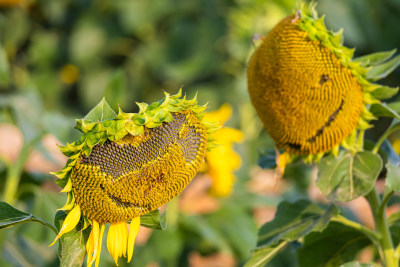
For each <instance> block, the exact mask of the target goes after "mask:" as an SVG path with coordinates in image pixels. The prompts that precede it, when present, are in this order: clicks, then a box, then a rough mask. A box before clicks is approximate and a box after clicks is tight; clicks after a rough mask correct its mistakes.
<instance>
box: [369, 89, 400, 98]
mask: <svg viewBox="0 0 400 267" xmlns="http://www.w3.org/2000/svg"><path fill="white" fill-rule="evenodd" d="M398 91H399V87H394V88H393V87H389V86H381V87H378V88H376V89H375V90H374V91H372V92H371V95H372V96H373V97H374V98H375V99H378V100H383V99H388V98H391V97H393V96H394V95H396V94H397V92H398Z"/></svg>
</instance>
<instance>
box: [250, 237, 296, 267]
mask: <svg viewBox="0 0 400 267" xmlns="http://www.w3.org/2000/svg"><path fill="white" fill-rule="evenodd" d="M288 243H289V242H288V241H286V240H281V241H280V242H278V243H277V244H275V245H271V246H266V247H259V248H256V249H254V250H253V253H252V255H251V257H250V259H249V260H248V261H247V262H246V264H245V265H244V267H262V266H265V264H267V263H268V262H269V261H270V260H272V259H273V258H274V257H275V255H276V254H277V253H278V252H279V251H281V250H282V248H284V247H285V246H286V245H287V244H288Z"/></svg>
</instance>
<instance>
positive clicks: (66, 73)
mask: <svg viewBox="0 0 400 267" xmlns="http://www.w3.org/2000/svg"><path fill="white" fill-rule="evenodd" d="M78 78H79V69H78V67H76V66H75V65H72V64H67V65H65V66H64V67H63V68H62V69H61V71H60V79H61V81H62V82H63V83H66V84H74V83H76V81H77V80H78Z"/></svg>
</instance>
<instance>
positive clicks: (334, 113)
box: [307, 99, 344, 143]
mask: <svg viewBox="0 0 400 267" xmlns="http://www.w3.org/2000/svg"><path fill="white" fill-rule="evenodd" d="M343 104H344V100H343V99H342V102H340V105H339V107H338V108H337V109H336V110H335V111H334V112H333V113H332V114H331V115H330V116H329V118H328V120H327V121H326V122H325V124H324V125H323V126H322V127H321V128H319V129H318V130H317V132H316V133H315V135H313V136H312V137H311V138H309V139H307V142H310V143H312V142H315V140H316V139H317V137H318V136H320V135H321V134H322V133H323V132H324V129H325V128H326V127H329V125H330V124H331V123H332V122H333V121H334V120H335V119H336V116H337V114H338V113H339V111H341V110H342V108H343Z"/></svg>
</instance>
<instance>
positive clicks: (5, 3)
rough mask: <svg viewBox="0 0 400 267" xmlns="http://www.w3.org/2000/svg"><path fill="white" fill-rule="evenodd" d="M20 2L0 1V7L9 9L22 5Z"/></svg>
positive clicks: (17, 0) (19, 0)
mask: <svg viewBox="0 0 400 267" xmlns="http://www.w3.org/2000/svg"><path fill="white" fill-rule="evenodd" d="M24 2H25V1H22V0H0V7H11V6H16V5H19V4H22V3H24Z"/></svg>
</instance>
